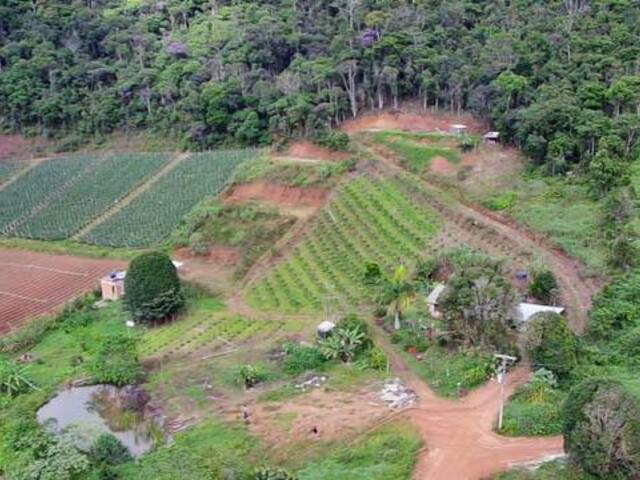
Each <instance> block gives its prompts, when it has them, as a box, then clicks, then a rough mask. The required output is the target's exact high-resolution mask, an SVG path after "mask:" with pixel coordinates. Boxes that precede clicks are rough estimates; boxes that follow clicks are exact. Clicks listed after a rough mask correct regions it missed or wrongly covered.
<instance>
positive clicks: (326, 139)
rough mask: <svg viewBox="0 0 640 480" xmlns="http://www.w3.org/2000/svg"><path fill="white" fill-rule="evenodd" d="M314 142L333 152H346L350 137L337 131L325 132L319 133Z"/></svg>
mask: <svg viewBox="0 0 640 480" xmlns="http://www.w3.org/2000/svg"><path fill="white" fill-rule="evenodd" d="M313 140H314V141H315V142H316V143H317V144H318V145H321V146H323V147H326V148H329V149H331V150H337V151H346V150H347V149H348V148H349V135H347V134H346V133H344V132H337V131H335V130H324V131H321V132H319V133H317V134H316V135H315V136H314V138H313Z"/></svg>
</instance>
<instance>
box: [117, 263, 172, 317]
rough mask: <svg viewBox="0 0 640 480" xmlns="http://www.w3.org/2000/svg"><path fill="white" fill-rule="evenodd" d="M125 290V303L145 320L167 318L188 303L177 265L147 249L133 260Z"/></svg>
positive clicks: (131, 310)
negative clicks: (182, 288)
mask: <svg viewBox="0 0 640 480" xmlns="http://www.w3.org/2000/svg"><path fill="white" fill-rule="evenodd" d="M125 292H126V293H125V298H124V301H125V305H126V306H127V308H128V309H129V311H130V312H131V314H132V315H133V318H134V319H135V320H136V321H140V322H143V323H151V322H155V321H158V320H163V319H165V318H167V317H168V316H170V315H173V314H175V313H176V312H177V311H178V310H179V309H180V308H181V307H182V306H183V305H184V296H183V294H182V291H181V288H180V279H179V278H178V273H177V271H176V267H175V266H174V265H173V263H172V262H171V259H170V258H169V257H168V256H167V255H165V254H163V253H159V252H149V253H144V254H142V255H140V256H138V257H136V258H135V259H134V260H133V261H132V262H131V265H130V266H129V270H128V271H127V276H126V277H125Z"/></svg>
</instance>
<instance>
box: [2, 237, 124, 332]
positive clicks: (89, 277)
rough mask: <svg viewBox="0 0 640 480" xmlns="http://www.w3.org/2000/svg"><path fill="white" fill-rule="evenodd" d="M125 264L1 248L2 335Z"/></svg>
mask: <svg viewBox="0 0 640 480" xmlns="http://www.w3.org/2000/svg"><path fill="white" fill-rule="evenodd" d="M124 265H125V264H124V263H123V262H118V261H113V260H89V259H85V258H79V257H71V256H63V255H47V254H42V253H33V252H25V251H19V250H6V249H0V269H1V271H2V275H0V335H1V334H5V333H8V332H10V331H12V330H15V329H17V328H19V327H20V326H22V325H23V324H24V323H25V321H26V320H28V319H29V318H32V317H35V316H37V315H43V314H46V313H50V312H52V311H54V310H56V309H57V308H58V307H60V306H61V305H63V304H64V303H65V302H67V301H69V300H71V299H73V298H76V297H77V296H79V295H81V294H83V293H86V292H88V291H90V290H92V289H94V288H96V287H97V286H98V279H99V278H100V277H102V276H103V275H105V274H107V273H108V272H110V271H111V270H114V269H117V268H122V267H124Z"/></svg>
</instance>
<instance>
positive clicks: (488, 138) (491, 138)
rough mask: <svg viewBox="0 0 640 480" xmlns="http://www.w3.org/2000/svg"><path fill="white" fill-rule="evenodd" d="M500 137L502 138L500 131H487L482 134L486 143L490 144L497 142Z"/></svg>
mask: <svg viewBox="0 0 640 480" xmlns="http://www.w3.org/2000/svg"><path fill="white" fill-rule="evenodd" d="M499 138H500V132H487V133H485V134H484V135H483V136H482V139H483V140H484V143H487V144H489V145H495V144H497V143H498V139H499Z"/></svg>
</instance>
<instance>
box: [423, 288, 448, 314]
mask: <svg viewBox="0 0 640 480" xmlns="http://www.w3.org/2000/svg"><path fill="white" fill-rule="evenodd" d="M446 288H447V286H446V285H445V284H444V283H436V286H435V287H433V290H431V293H429V295H427V299H426V301H427V306H428V308H429V314H430V315H431V316H432V317H433V318H438V317H439V316H440V312H439V311H438V299H439V298H440V295H442V292H444V291H445V289H446Z"/></svg>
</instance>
